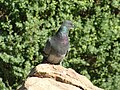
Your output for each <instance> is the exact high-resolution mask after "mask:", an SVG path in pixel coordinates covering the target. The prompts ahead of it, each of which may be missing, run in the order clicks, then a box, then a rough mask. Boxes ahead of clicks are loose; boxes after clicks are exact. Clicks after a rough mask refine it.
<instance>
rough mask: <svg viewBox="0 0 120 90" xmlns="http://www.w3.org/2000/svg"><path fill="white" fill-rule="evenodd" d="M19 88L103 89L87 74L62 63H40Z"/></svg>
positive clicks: (30, 89) (36, 89)
mask: <svg viewBox="0 0 120 90" xmlns="http://www.w3.org/2000/svg"><path fill="white" fill-rule="evenodd" d="M18 90H103V89H101V88H98V87H96V86H94V85H93V84H92V83H91V82H90V81H89V80H88V79H87V78H86V77H85V76H83V75H80V74H78V73H77V72H75V71H74V70H73V69H71V68H68V69H67V68H64V67H62V66H60V65H50V64H40V65H38V66H36V67H35V68H34V69H33V70H31V72H30V74H29V75H28V78H27V79H26V81H25V82H24V84H23V85H22V87H21V88H19V89H18Z"/></svg>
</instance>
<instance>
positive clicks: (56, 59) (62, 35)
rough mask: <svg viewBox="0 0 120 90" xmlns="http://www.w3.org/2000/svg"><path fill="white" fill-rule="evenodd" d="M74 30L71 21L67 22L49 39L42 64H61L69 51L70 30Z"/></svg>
mask: <svg viewBox="0 0 120 90" xmlns="http://www.w3.org/2000/svg"><path fill="white" fill-rule="evenodd" d="M72 28H74V25H73V24H72V22H71V21H70V20H65V21H64V22H63V23H62V25H61V27H60V28H59V30H58V31H57V33H56V34H55V35H54V36H52V37H51V38H49V39H48V40H47V42H46V45H45V47H44V49H43V53H42V54H43V61H42V63H49V64H55V65H58V64H61V62H62V60H63V58H64V57H65V56H66V54H67V53H68V50H69V38H68V34H69V30H70V29H72Z"/></svg>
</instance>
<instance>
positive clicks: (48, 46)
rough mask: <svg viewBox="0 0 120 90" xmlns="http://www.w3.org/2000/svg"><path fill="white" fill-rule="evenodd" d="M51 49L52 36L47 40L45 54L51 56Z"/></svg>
mask: <svg viewBox="0 0 120 90" xmlns="http://www.w3.org/2000/svg"><path fill="white" fill-rule="evenodd" d="M50 51H51V43H50V38H49V39H48V40H47V42H46V46H45V47H44V49H43V56H45V57H47V56H49V54H50Z"/></svg>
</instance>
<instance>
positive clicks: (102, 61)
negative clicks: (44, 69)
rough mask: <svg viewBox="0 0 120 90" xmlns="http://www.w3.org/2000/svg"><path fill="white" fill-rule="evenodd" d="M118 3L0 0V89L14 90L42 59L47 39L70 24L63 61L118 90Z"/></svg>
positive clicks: (101, 0)
mask: <svg viewBox="0 0 120 90" xmlns="http://www.w3.org/2000/svg"><path fill="white" fill-rule="evenodd" d="M119 4H120V2H119V0H116V1H115V0H112V1H110V0H89V1H88V0H66V1H64V0H1V1H0V6H1V8H0V78H2V79H1V80H0V88H2V90H4V88H6V89H7V88H8V89H16V88H17V86H18V85H20V84H21V82H22V81H23V80H24V79H25V78H26V76H27V74H28V73H29V71H30V69H31V68H32V67H34V66H35V65H37V64H39V63H40V62H41V60H42V55H41V51H42V49H43V47H44V44H45V42H46V40H47V38H48V37H49V36H51V35H53V34H54V33H55V32H56V30H57V29H58V28H59V26H60V24H61V22H62V21H64V20H66V19H69V20H72V21H73V23H74V24H75V26H76V28H75V29H74V30H71V31H70V43H71V47H70V52H69V54H68V56H67V58H66V59H65V60H64V62H63V65H64V66H65V67H71V68H73V69H75V70H76V71H77V72H78V73H80V74H83V75H86V76H87V77H88V78H89V79H90V80H91V81H92V82H93V83H94V84H95V85H97V86H99V87H101V88H104V89H106V90H119V88H120V7H119Z"/></svg>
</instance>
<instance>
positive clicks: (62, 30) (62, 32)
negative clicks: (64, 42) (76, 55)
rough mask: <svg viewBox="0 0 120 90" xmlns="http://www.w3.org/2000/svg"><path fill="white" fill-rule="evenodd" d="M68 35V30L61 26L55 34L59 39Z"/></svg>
mask: <svg viewBox="0 0 120 90" xmlns="http://www.w3.org/2000/svg"><path fill="white" fill-rule="evenodd" d="M68 34H69V30H68V28H67V27H66V26H61V27H60V28H59V30H58V32H57V36H59V37H64V36H68Z"/></svg>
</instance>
